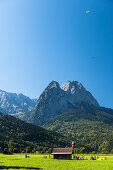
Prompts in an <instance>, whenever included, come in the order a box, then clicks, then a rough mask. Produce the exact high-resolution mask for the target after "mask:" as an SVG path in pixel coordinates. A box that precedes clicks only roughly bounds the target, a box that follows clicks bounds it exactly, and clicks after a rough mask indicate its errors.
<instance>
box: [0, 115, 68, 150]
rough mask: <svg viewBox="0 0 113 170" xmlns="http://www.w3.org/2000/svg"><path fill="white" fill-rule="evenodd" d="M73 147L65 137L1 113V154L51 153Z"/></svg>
mask: <svg viewBox="0 0 113 170" xmlns="http://www.w3.org/2000/svg"><path fill="white" fill-rule="evenodd" d="M66 146H71V142H70V141H69V140H68V139H67V138H66V137H64V136H62V135H60V134H58V133H56V132H52V131H48V130H46V129H44V128H42V127H38V126H35V125H32V124H28V123H26V122H24V121H22V120H19V119H17V118H15V117H12V116H7V115H4V114H2V113H0V152H6V153H7V152H9V153H13V152H35V151H39V152H42V153H43V152H51V149H52V147H66Z"/></svg>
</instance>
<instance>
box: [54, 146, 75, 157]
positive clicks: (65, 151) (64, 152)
mask: <svg viewBox="0 0 113 170" xmlns="http://www.w3.org/2000/svg"><path fill="white" fill-rule="evenodd" d="M72 151H73V148H53V152H52V153H51V154H52V155H53V156H54V157H53V158H54V159H72Z"/></svg>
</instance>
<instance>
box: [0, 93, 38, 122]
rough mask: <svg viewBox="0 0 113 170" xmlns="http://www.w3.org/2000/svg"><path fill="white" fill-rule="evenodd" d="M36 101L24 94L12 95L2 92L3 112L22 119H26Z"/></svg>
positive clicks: (0, 94) (1, 104)
mask: <svg viewBox="0 0 113 170" xmlns="http://www.w3.org/2000/svg"><path fill="white" fill-rule="evenodd" d="M36 101H37V100H36V99H30V98H29V97H27V96H25V95H23V94H22V93H11V92H6V91H4V90H0V108H1V112H2V113H4V114H10V115H13V116H16V117H18V118H20V119H24V117H25V116H26V114H27V113H28V112H29V111H31V110H32V108H33V107H34V106H35V104H36Z"/></svg>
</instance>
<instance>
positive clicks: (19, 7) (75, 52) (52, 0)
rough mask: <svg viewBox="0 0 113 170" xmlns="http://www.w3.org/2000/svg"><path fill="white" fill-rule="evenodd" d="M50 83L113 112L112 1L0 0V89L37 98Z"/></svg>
mask: <svg viewBox="0 0 113 170" xmlns="http://www.w3.org/2000/svg"><path fill="white" fill-rule="evenodd" d="M87 10H89V11H90V12H89V13H87V14H86V11H87ZM52 80H56V81H58V82H59V83H60V85H62V84H63V83H64V82H66V81H67V80H77V81H80V82H81V83H82V84H83V85H84V87H85V88H86V89H87V90H89V91H90V92H91V93H92V94H93V95H94V97H95V98H96V99H97V100H98V102H99V103H100V105H102V106H105V107H111V108H113V1H112V0H103V1H100V0H10V1H9V0H0V89H2V90H6V91H10V92H21V93H23V94H25V95H28V96H30V97H32V98H34V97H36V98H38V97H39V95H40V94H41V93H42V91H43V90H44V89H45V87H46V86H47V85H48V84H49V83H50V82H51V81H52Z"/></svg>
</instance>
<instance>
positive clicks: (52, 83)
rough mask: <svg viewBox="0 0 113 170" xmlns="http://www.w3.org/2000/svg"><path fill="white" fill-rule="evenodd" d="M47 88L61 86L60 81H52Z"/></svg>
mask: <svg viewBox="0 0 113 170" xmlns="http://www.w3.org/2000/svg"><path fill="white" fill-rule="evenodd" d="M47 88H49V89H51V88H60V85H59V83H58V82H57V81H54V80H53V81H52V82H51V83H50V84H49V85H48V87H47Z"/></svg>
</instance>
